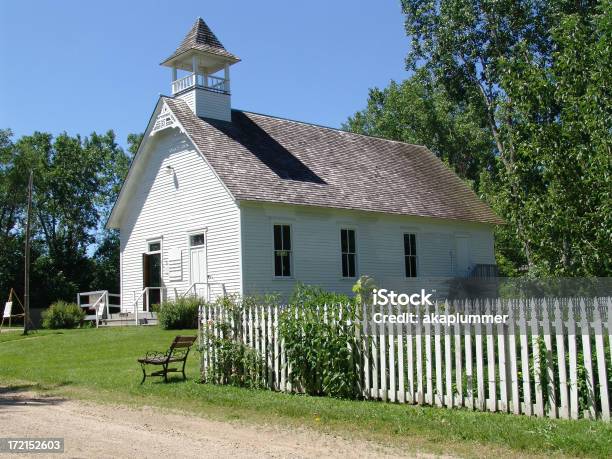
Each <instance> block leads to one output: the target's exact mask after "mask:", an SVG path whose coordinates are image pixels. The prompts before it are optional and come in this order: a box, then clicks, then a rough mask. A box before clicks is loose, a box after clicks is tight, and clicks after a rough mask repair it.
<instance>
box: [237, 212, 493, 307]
mask: <svg viewBox="0 0 612 459" xmlns="http://www.w3.org/2000/svg"><path fill="white" fill-rule="evenodd" d="M240 207H241V228H242V244H243V248H242V250H243V260H242V264H243V268H242V269H243V282H244V285H243V290H244V292H245V294H259V293H271V292H277V293H280V294H281V295H282V296H284V297H286V296H288V295H289V294H290V293H291V291H292V290H293V288H294V286H295V282H296V281H298V280H299V281H301V282H304V283H307V284H312V285H318V286H321V287H323V288H324V289H326V290H331V291H337V292H343V293H347V294H350V293H351V287H352V285H353V283H354V282H355V279H344V278H342V271H341V257H340V228H342V227H348V228H354V229H355V230H356V243H357V277H358V276H359V275H362V274H367V275H370V276H372V277H374V279H375V281H376V283H377V285H378V286H379V287H384V288H389V289H394V290H396V291H407V290H408V289H411V288H417V287H418V288H419V289H420V288H436V287H438V286H437V285H428V284H427V282H430V283H434V284H435V282H436V281H435V278H448V277H452V276H453V275H454V271H455V267H454V260H455V237H456V235H457V234H460V235H467V236H468V239H469V262H470V264H471V265H474V264H478V263H483V264H493V263H495V256H494V252H493V228H492V226H491V225H486V224H477V223H468V222H460V221H451V220H448V221H444V220H434V219H428V218H419V217H405V216H394V215H385V214H375V213H367V212H354V211H344V210H338V209H322V208H309V207H304V206H293V207H292V206H286V205H275V204H263V203H252V202H249V203H244V202H243V203H242V204H241V206H240ZM274 223H288V224H291V227H292V251H293V254H292V256H293V263H292V268H293V271H292V278H290V279H279V278H275V277H274V271H273V269H274V265H273V241H272V225H273V224H274ZM404 233H415V234H416V238H417V256H418V264H417V273H418V277H417V278H415V279H407V278H406V277H405V272H404V270H405V269H404V246H403V234H404ZM423 278H426V279H423ZM424 282H425V283H424ZM426 284H427V285H426Z"/></svg>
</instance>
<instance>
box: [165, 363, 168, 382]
mask: <svg viewBox="0 0 612 459" xmlns="http://www.w3.org/2000/svg"><path fill="white" fill-rule="evenodd" d="M164 382H166V383H167V382H168V365H164Z"/></svg>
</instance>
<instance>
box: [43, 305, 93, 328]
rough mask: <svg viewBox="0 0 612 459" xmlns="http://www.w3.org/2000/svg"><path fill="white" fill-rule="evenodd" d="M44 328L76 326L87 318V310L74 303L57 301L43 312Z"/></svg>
mask: <svg viewBox="0 0 612 459" xmlns="http://www.w3.org/2000/svg"><path fill="white" fill-rule="evenodd" d="M42 317H43V323H42V324H43V327H44V328H51V329H57V328H75V327H77V326H79V325H80V324H81V321H82V320H83V319H84V318H85V311H83V310H82V309H81V308H80V307H79V306H78V305H76V304H74V303H66V302H65V301H56V302H55V303H53V304H52V305H51V306H50V307H49V309H47V310H46V311H44V312H43V314H42Z"/></svg>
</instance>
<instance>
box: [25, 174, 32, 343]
mask: <svg viewBox="0 0 612 459" xmlns="http://www.w3.org/2000/svg"><path fill="white" fill-rule="evenodd" d="M33 180H34V172H33V171H30V179H29V180H28V212H27V214H26V232H25V270H24V272H25V280H24V284H25V285H24V288H23V309H24V311H23V312H24V317H23V334H24V335H27V334H28V329H29V326H30V223H31V222H30V220H31V214H32V182H33Z"/></svg>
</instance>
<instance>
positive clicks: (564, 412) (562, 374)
mask: <svg viewBox="0 0 612 459" xmlns="http://www.w3.org/2000/svg"><path fill="white" fill-rule="evenodd" d="M554 319H555V342H556V345H557V367H558V370H557V371H558V372H559V399H560V402H561V407H560V410H559V416H560V417H561V418H563V419H567V418H568V417H569V405H568V400H567V373H566V370H565V338H564V335H565V334H564V333H563V331H564V329H563V328H564V327H563V313H562V312H561V308H560V307H559V300H555V309H554Z"/></svg>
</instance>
